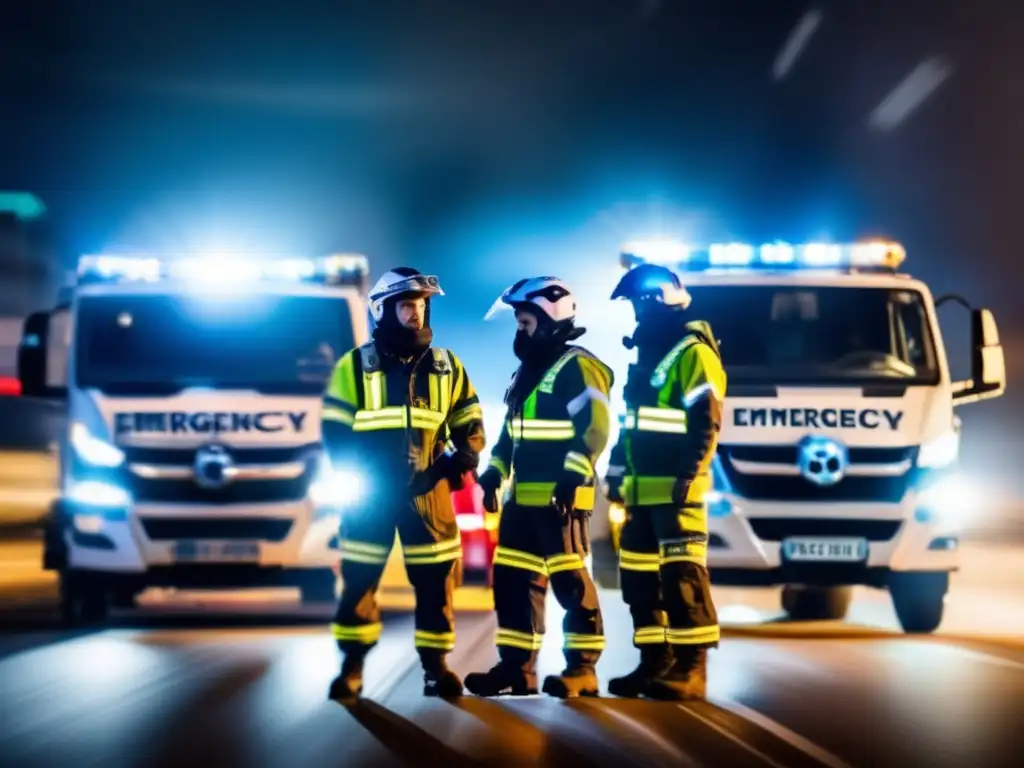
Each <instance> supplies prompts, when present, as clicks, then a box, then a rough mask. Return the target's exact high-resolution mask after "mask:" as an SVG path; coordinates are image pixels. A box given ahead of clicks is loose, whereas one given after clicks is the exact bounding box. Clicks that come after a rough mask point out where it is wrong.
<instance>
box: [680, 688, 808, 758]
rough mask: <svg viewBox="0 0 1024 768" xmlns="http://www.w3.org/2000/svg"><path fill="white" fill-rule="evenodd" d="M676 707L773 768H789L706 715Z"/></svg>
mask: <svg viewBox="0 0 1024 768" xmlns="http://www.w3.org/2000/svg"><path fill="white" fill-rule="evenodd" d="M676 706H678V707H679V709H681V710H683V712H685V713H686V714H688V715H689V716H690V717H692V718H694V719H696V720H699V721H700V722H702V723H704V725H706V726H707V727H708V728H710V729H712V730H713V731H717V732H718V733H720V734H722V735H723V736H725V738H727V739H728V740H729V741H731V742H733V743H734V744H738V745H739V746H741V747H743V749H745V750H747V752H749V753H750V754H752V755H754V756H755V757H758V758H760V759H761V760H763V761H764V762H765V763H766V764H768V765H770V766H772V768H789V767H788V766H786V765H783V764H782V763H780V762H778V761H777V760H775V759H774V758H772V757H769V756H768V755H766V754H765V753H764V752H762V751H761V750H760V749H758V748H757V747H755V746H754V745H753V744H748V743H747V742H745V741H744V740H743V739H741V738H740V737H739V736H737V735H736V734H735V733H733V732H732V731H729V730H726V729H725V728H723V727H722V726H720V725H719V724H718V723H716V722H714V721H713V720H709V719H708V718H706V717H704V715H699V714H697V713H696V712H694V711H693V710H692V709H687V708H686V707H684V706H683V705H682V704H677V705H676Z"/></svg>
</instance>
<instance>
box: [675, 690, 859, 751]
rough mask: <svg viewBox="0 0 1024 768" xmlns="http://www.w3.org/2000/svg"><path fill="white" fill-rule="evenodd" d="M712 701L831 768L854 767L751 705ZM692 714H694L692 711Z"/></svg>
mask: <svg viewBox="0 0 1024 768" xmlns="http://www.w3.org/2000/svg"><path fill="white" fill-rule="evenodd" d="M709 701H710V703H712V704H714V705H715V706H716V707H719V708H720V709H725V710H728V711H729V712H732V713H733V714H734V715H737V716H738V717H742V718H743V719H744V720H747V721H749V722H751V723H753V724H754V725H757V726H759V727H761V728H763V729H764V730H766V731H768V732H769V733H770V734H772V735H773V736H776V737H777V738H779V739H782V740H783V741H784V742H786V743H787V744H789V745H790V746H791V747H793V748H795V749H797V750H799V751H800V752H803V753H804V754H805V755H807V756H808V757H812V758H814V759H815V760H817V761H818V762H819V763H822V764H823V765H827V766H829V768H852V766H851V765H850V764H849V763H847V762H846V761H845V760H843V759H842V758H841V757H838V756H837V755H834V754H832V753H831V752H829V751H828V750H827V749H824V748H823V747H819V746H818V745H817V744H815V743H814V742H813V741H811V740H810V739H807V738H805V737H803V736H801V735H800V734H799V733H796V732H795V731H791V730H790V729H789V728H787V727H786V726H784V725H783V724H782V723H779V722H776V721H775V720H772V719H771V718H770V717H767V716H766V715H763V714H761V713H760V712H758V711H757V710H754V709H751V708H750V707H748V706H746V705H744V704H740V703H739V702H738V701H730V700H719V699H715V700H710V699H709ZM691 714H694V713H692V712H691Z"/></svg>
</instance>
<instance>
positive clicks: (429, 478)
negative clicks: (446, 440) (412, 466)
mask: <svg viewBox="0 0 1024 768" xmlns="http://www.w3.org/2000/svg"><path fill="white" fill-rule="evenodd" d="M450 461H451V459H450V458H449V456H448V454H446V453H442V454H441V455H440V456H438V457H437V460H436V461H435V462H434V463H433V464H431V465H430V466H429V467H427V468H426V469H422V470H420V471H419V472H417V473H416V474H414V475H413V476H412V480H410V481H409V490H410V491H411V492H412V495H413V496H423V495H425V494H428V493H430V492H431V491H432V490H434V486H436V485H437V484H438V483H439V482H441V480H442V479H443V478H445V477H448V475H449V473H450V472H451V464H450Z"/></svg>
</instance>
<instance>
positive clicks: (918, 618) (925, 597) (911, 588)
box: [889, 573, 949, 635]
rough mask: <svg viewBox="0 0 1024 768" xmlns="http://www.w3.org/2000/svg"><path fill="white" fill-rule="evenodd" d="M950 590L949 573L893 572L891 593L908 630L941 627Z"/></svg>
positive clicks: (923, 632) (924, 632)
mask: <svg viewBox="0 0 1024 768" xmlns="http://www.w3.org/2000/svg"><path fill="white" fill-rule="evenodd" d="M947 591H949V574H948V573H894V574H892V576H891V577H890V581H889V595H890V597H891V598H892V607H893V608H894V609H895V610H896V618H897V619H898V620H899V622H900V626H901V627H902V628H903V631H904V632H906V633H907V634H921V635H928V634H931V633H932V632H934V631H935V630H936V629H938V628H939V625H940V624H941V623H942V614H943V611H944V609H945V606H946V592H947Z"/></svg>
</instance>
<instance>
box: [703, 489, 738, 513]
mask: <svg viewBox="0 0 1024 768" xmlns="http://www.w3.org/2000/svg"><path fill="white" fill-rule="evenodd" d="M704 503H705V504H707V506H708V515H709V516H710V517H725V516H726V515H729V514H732V502H731V501H729V500H728V499H727V498H725V496H723V495H722V494H721V493H720V492H719V491H708V492H707V493H706V494H704Z"/></svg>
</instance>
